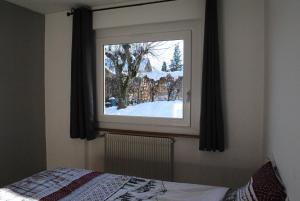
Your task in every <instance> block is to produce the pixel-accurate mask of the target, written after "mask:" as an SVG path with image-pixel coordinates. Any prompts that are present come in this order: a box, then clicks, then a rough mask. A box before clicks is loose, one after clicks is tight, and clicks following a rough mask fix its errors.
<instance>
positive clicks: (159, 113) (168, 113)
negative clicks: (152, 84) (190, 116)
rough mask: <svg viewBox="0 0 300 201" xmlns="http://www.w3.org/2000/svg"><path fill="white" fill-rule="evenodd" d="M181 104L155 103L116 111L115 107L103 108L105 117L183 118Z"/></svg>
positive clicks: (179, 102) (173, 102)
mask: <svg viewBox="0 0 300 201" xmlns="http://www.w3.org/2000/svg"><path fill="white" fill-rule="evenodd" d="M182 111H183V103H182V101H181V100H176V101H155V102H148V103H141V104H137V105H131V106H128V107H127V108H125V109H120V110H118V109H117V107H109V108H104V114H105V115H120V116H138V117H161V118H177V119H181V118H183V113H182Z"/></svg>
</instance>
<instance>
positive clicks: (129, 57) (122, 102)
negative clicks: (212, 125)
mask: <svg viewBox="0 0 300 201" xmlns="http://www.w3.org/2000/svg"><path fill="white" fill-rule="evenodd" d="M103 48H104V67H105V73H104V77H105V100H104V103H105V105H104V114H105V115H117V116H138V117H139V116H140V117H161V118H176V119H182V118H183V76H184V75H183V74H184V73H183V72H184V71H183V69H184V58H183V55H184V52H183V51H184V41H183V40H172V41H156V42H141V43H123V44H113V45H109V44H108V45H104V47H103Z"/></svg>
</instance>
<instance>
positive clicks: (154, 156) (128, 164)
mask: <svg viewBox="0 0 300 201" xmlns="http://www.w3.org/2000/svg"><path fill="white" fill-rule="evenodd" d="M105 171H106V172H110V173H114V174H122V175H131V176H138V177H144V178H154V179H159V180H165V181H172V180H173V140H172V139H169V138H160V137H144V136H132V135H118V134H106V136H105Z"/></svg>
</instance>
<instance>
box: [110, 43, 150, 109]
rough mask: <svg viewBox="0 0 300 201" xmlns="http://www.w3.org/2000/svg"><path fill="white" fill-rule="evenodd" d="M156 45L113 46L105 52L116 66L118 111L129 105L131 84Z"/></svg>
mask: <svg viewBox="0 0 300 201" xmlns="http://www.w3.org/2000/svg"><path fill="white" fill-rule="evenodd" d="M153 48H154V45H153V44H152V43H134V44H127V43H126V44H122V45H112V46H110V47H109V49H108V51H106V52H105V55H106V57H107V58H109V59H110V60H111V61H112V63H113V65H114V66H115V73H116V77H117V85H118V89H119V90H118V91H119V94H118V109H122V108H126V107H127V105H128V100H127V97H128V87H129V83H130V82H131V81H132V80H133V79H134V78H135V77H136V76H137V74H138V71H139V67H140V64H141V62H142V60H143V58H144V56H145V55H147V54H151V51H152V49H153Z"/></svg>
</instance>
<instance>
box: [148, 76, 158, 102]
mask: <svg viewBox="0 0 300 201" xmlns="http://www.w3.org/2000/svg"><path fill="white" fill-rule="evenodd" d="M149 84H150V98H151V102H154V100H155V96H156V94H157V92H158V84H159V83H158V82H157V81H155V80H153V79H150V83H149Z"/></svg>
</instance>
